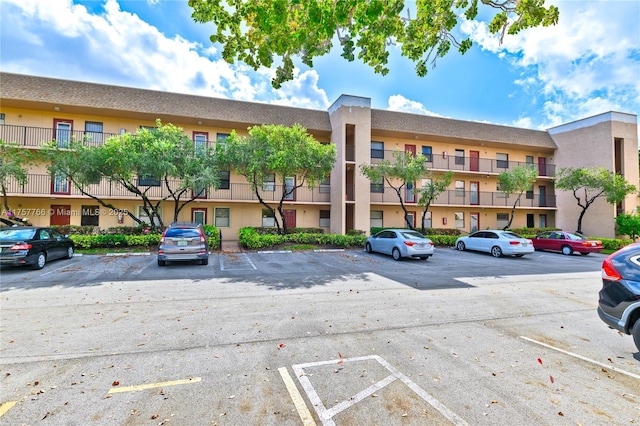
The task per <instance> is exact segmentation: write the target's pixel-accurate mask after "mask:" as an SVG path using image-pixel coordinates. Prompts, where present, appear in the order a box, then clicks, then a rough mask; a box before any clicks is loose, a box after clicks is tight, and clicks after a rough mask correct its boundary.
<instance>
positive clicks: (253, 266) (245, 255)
mask: <svg viewBox="0 0 640 426" xmlns="http://www.w3.org/2000/svg"><path fill="white" fill-rule="evenodd" d="M241 254H242V255H243V256H244V258H245V260H246V261H247V263H248V264H249V265H251V268H246V267H240V268H229V267H227V266H225V264H224V256H220V270H221V271H246V270H247V269H254V270H256V269H258V268H256V265H254V264H253V262H252V261H251V259H249V256H247V254H246V253H241Z"/></svg>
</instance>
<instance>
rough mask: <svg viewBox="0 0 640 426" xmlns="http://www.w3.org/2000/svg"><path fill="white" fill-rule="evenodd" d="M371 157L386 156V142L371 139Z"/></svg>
mask: <svg viewBox="0 0 640 426" xmlns="http://www.w3.org/2000/svg"><path fill="white" fill-rule="evenodd" d="M371 158H380V159H382V158H384V142H377V141H371Z"/></svg>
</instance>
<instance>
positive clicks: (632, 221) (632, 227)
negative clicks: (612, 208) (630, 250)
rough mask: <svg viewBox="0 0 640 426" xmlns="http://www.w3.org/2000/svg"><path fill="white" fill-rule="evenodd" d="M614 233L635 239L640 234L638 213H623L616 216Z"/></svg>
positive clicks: (639, 216)
mask: <svg viewBox="0 0 640 426" xmlns="http://www.w3.org/2000/svg"><path fill="white" fill-rule="evenodd" d="M616 234H617V235H628V236H629V238H631V239H632V240H634V241H635V240H636V238H638V237H639V236H640V215H638V213H635V214H629V213H624V214H619V215H618V216H616Z"/></svg>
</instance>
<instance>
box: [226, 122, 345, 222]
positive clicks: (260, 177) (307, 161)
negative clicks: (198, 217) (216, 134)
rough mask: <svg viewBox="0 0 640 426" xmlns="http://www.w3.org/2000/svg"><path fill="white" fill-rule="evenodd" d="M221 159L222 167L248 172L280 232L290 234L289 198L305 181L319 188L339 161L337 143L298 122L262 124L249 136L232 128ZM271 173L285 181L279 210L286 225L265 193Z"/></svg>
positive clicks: (241, 172) (307, 184)
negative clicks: (286, 211) (319, 138)
mask: <svg viewBox="0 0 640 426" xmlns="http://www.w3.org/2000/svg"><path fill="white" fill-rule="evenodd" d="M218 161H219V163H220V165H221V167H226V168H229V169H232V170H233V171H235V172H236V173H238V174H240V175H242V176H244V178H245V179H246V180H247V182H248V183H249V184H250V185H251V190H252V191H253V192H254V194H255V195H256V197H257V199H258V201H259V202H260V204H262V205H263V206H264V207H265V208H266V209H267V210H269V211H270V212H271V214H272V215H273V217H274V219H275V224H276V227H277V229H278V233H285V234H286V233H287V222H286V219H285V216H284V210H283V206H284V202H285V200H286V199H287V198H288V197H289V196H290V195H291V194H293V193H294V191H295V190H296V189H297V188H301V187H303V186H305V185H306V186H307V187H308V188H309V189H313V188H315V187H316V185H318V184H319V183H320V182H321V181H322V180H323V179H325V178H326V177H327V176H328V175H329V174H330V173H331V170H332V169H333V166H334V164H335V162H336V147H335V145H333V144H322V143H320V142H318V141H316V140H315V139H314V137H313V136H312V135H310V134H308V133H307V130H306V129H305V128H304V127H302V126H300V125H298V124H296V125H294V126H293V127H286V126H280V125H262V126H256V127H252V128H250V129H249V135H248V136H246V137H245V136H240V135H238V134H237V133H236V132H235V131H234V132H232V133H231V135H230V136H229V137H228V138H227V139H226V140H225V142H224V144H223V145H222V147H221V148H220V149H219V151H218ZM271 176H275V179H278V178H279V179H280V182H281V188H282V192H281V193H280V200H279V202H278V206H277V210H278V213H279V215H280V220H281V221H282V228H281V227H280V220H278V218H277V217H276V214H275V210H274V208H273V207H272V206H270V205H269V204H268V203H267V202H266V201H265V200H264V199H263V197H262V191H263V190H264V188H265V186H267V187H268V185H269V184H270V183H271V182H273V181H271V180H270V177H271ZM290 177H295V178H296V180H295V182H294V183H293V184H287V178H290ZM274 189H275V188H274Z"/></svg>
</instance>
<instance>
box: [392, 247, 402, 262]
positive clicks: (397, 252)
mask: <svg viewBox="0 0 640 426" xmlns="http://www.w3.org/2000/svg"><path fill="white" fill-rule="evenodd" d="M391 256H393V260H400V259H402V256H401V255H400V250H398V249H397V248H396V247H394V248H393V251H392V252H391Z"/></svg>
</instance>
